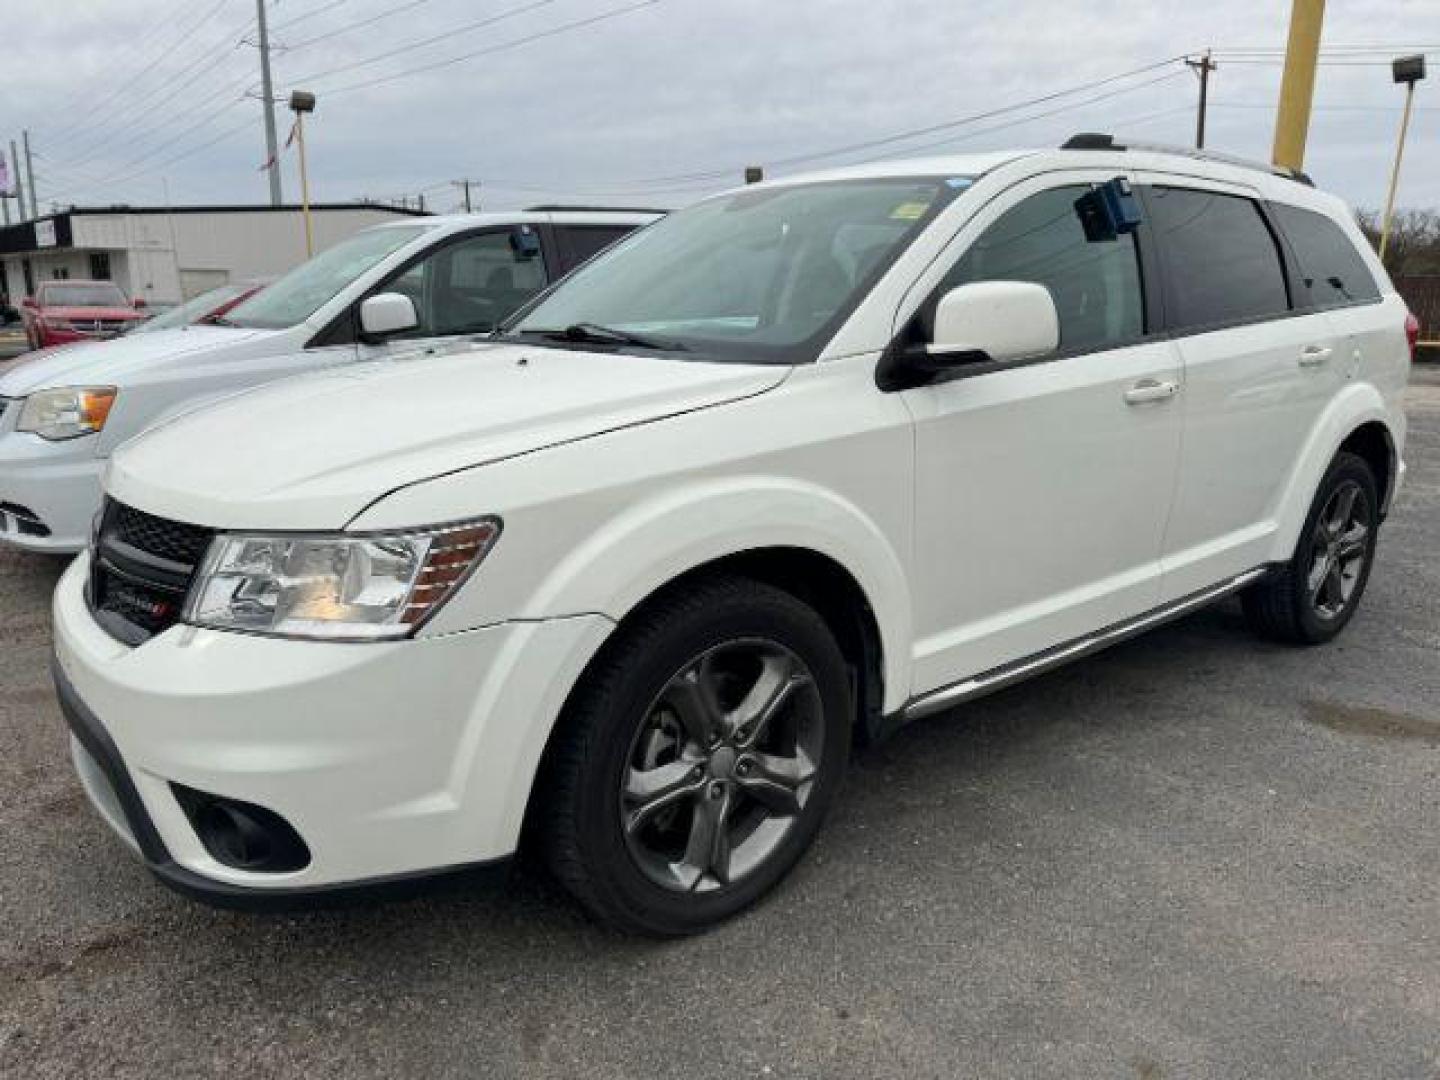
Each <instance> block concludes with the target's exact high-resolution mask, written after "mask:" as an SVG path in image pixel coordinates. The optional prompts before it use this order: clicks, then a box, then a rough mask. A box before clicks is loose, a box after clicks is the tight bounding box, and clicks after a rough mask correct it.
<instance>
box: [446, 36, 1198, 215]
mask: <svg viewBox="0 0 1440 1080" xmlns="http://www.w3.org/2000/svg"><path fill="white" fill-rule="evenodd" d="M1180 59H1183V57H1172V58H1170V59H1168V60H1164V61H1160V62H1158V63H1155V64H1149V65H1146V66H1145V67H1143V68H1138V69H1135V70H1134V71H1129V72H1123V73H1121V74H1119V75H1112V76H1108V77H1106V78H1103V79H1097V80H1094V81H1093V82H1090V83H1087V84H1085V85H1083V86H1079V87H1071V88H1069V89H1068V90H1065V91H1060V92H1057V93H1051V94H1045V95H1042V96H1041V97H1037V98H1032V99H1030V100H1027V101H1020V102H1014V103H1012V104H1010V105H1005V106H1002V107H1000V108H996V109H990V110H986V111H985V112H981V113H975V114H973V115H971V116H968V117H961V118H959V119H956V120H950V121H946V122H944V123H941V124H933V125H930V126H929V127H926V128H920V129H916V131H912V132H905V133H901V134H897V135H889V136H884V137H882V138H878V139H872V140H867V142H865V143H863V144H862V143H854V144H851V145H850V146H847V147H840V148H836V149H832V150H821V151H817V152H815V153H813V154H807V155H803V157H792V158H786V159H783V161H768V162H766V165H767V167H778V166H780V165H782V164H795V163H799V162H800V161H802V160H811V159H815V158H820V157H834V156H838V155H840V154H843V153H852V152H854V151H855V149H856V148H857V147H859V148H862V149H873V148H875V147H876V146H879V145H893V144H894V143H896V142H898V141H901V140H902V139H903V138H913V137H914V136H915V134H916V133H917V132H935V131H940V130H946V129H951V128H955V127H959V126H962V125H965V124H969V123H974V122H976V121H978V120H980V119H984V118H987V117H993V116H999V115H1003V114H1005V113H1010V112H1016V111H1018V110H1020V109H1025V108H1030V107H1033V106H1035V105H1043V104H1045V103H1047V102H1050V101H1054V100H1056V99H1057V98H1058V97H1061V96H1066V95H1070V94H1075V93H1080V92H1082V91H1084V90H1087V89H1094V88H1095V87H1099V86H1105V85H1109V84H1111V83H1114V82H1116V81H1117V80H1119V79H1123V78H1130V77H1133V76H1134V75H1136V74H1138V73H1140V72H1144V71H1153V70H1155V69H1156V68H1158V67H1161V66H1162V65H1164V64H1173V63H1175V62H1176V61H1178V60H1180ZM1184 75H1185V71H1184V69H1178V70H1175V71H1170V72H1166V73H1165V74H1163V75H1161V76H1159V77H1157V78H1153V79H1147V80H1145V81H1143V82H1140V83H1136V84H1134V85H1132V86H1125V87H1119V88H1117V89H1114V90H1110V91H1107V92H1105V93H1103V94H1095V95H1092V96H1090V97H1088V98H1085V99H1084V100H1082V101H1077V102H1071V103H1069V104H1066V105H1062V106H1059V107H1057V108H1054V109H1048V110H1046V111H1044V112H1040V113H1036V114H1034V115H1032V116H1026V117H1021V118H1017V119H1014V120H1008V121H1005V122H1003V123H999V124H992V125H990V126H988V127H986V128H983V129H981V130H979V131H972V132H965V133H963V134H960V135H953V134H952V135H949V136H947V137H946V138H944V139H939V140H933V141H931V142H928V143H921V144H920V145H918V146H909V147H905V148H904V152H905V153H907V154H911V153H916V152H918V151H921V150H927V149H931V148H933V147H936V146H941V145H945V144H948V143H953V142H956V141H961V140H968V139H972V138H980V137H981V136H984V135H988V134H991V133H993V132H996V131H1001V130H1004V129H1007V128H1011V127H1016V126H1018V125H1021V124H1028V123H1031V122H1033V121H1036V120H1044V119H1048V118H1049V117H1051V116H1055V115H1057V114H1059V113H1062V112H1069V111H1072V110H1074V109H1078V108H1084V107H1085V106H1087V105H1093V104H1095V103H1097V102H1100V101H1105V100H1109V99H1110V98H1115V97H1119V96H1121V95H1122V94H1128V93H1133V92H1134V91H1137V90H1143V89H1146V88H1147V87H1150V86H1154V85H1157V84H1159V83H1163V82H1167V81H1170V80H1173V79H1178V78H1181V77H1183V76H1184ZM1184 108H1185V109H1188V108H1189V106H1184ZM874 160H878V158H864V159H861V161H860V162H857V164H858V163H864V162H868V161H874ZM738 175H739V170H738V169H737V168H736V167H733V166H731V167H728V168H722V169H714V170H710V171H707V172H697V173H689V174H686V175H682V176H665V177H649V178H639V179H628V180H618V181H616V185H617V186H616V187H615V188H612V189H610V190H604V191H599V190H594V191H572V192H571V194H574V195H578V196H584V197H598V198H629V197H644V196H646V195H653V194H655V193H658V192H675V191H690V190H699V189H703V188H710V187H714V186H715V182H716V181H722V180H725V179H728V178H732V177H735V176H738ZM485 183H486V185H487V186H488V187H491V188H498V189H499V190H502V191H514V192H520V193H522V194H523V193H525V192H540V193H545V192H551V191H555V190H557V188H556V186H555V185H550V186H548V187H542V186H538V185H533V184H529V183H526V182H521V183H518V184H517V183H514V182H510V181H506V180H489V179H487V180H486V181H485ZM626 185H628V188H627V189H626V190H620V188H621V187H624V186H626ZM437 186H439V185H437ZM646 188H648V190H646ZM559 190H564V189H559Z"/></svg>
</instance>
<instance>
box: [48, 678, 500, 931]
mask: <svg viewBox="0 0 1440 1080" xmlns="http://www.w3.org/2000/svg"><path fill="white" fill-rule="evenodd" d="M51 672H52V674H53V677H54V680H55V693H56V695H57V697H58V698H59V699H60V711H61V712H62V713H63V714H64V715H65V722H66V724H68V725H69V727H70V731H71V732H72V733H73V734H74V736H75V738H76V739H77V740H78V741H79V743H80V745H81V746H83V747H84V748H85V751H86V753H88V754H89V755H90V757H91V758H92V759H93V760H94V761H95V763H96V765H98V766H99V767H100V771H101V772H103V773H104V774H105V779H106V780H107V781H108V782H109V784H110V787H111V790H113V791H114V793H115V799H116V801H117V802H118V803H119V804H120V809H121V812H122V813H123V814H124V815H125V823H126V824H127V825H128V826H129V827H130V832H131V835H133V836H134V837H135V842H136V844H138V845H139V847H140V853H141V855H142V856H144V859H145V862H146V865H148V866H149V868H150V870H151V872H152V873H154V875H155V876H156V877H157V878H159V879H160V880H161V882H163V883H164V884H165V885H168V886H169V887H170V888H172V889H174V890H175V891H176V892H178V893H181V894H183V895H185V896H188V897H191V898H192V899H195V900H200V901H202V902H204V903H207V904H210V905H212V906H214V907H222V908H231V909H236V910H242V911H276V912H288V911H303V910H311V909H315V908H329V907H342V906H347V905H352V904H361V903H372V902H375V901H379V900H393V899H403V898H408V897H413V896H419V895H424V894H427V893H430V892H433V891H435V890H437V889H439V888H442V887H445V888H452V887H462V886H471V887H476V886H479V885H482V884H484V885H491V886H493V885H495V884H497V883H498V882H502V881H503V880H504V879H505V877H506V876H507V873H508V871H509V868H510V864H511V860H510V859H508V858H503V859H495V860H490V861H487V862H478V863H466V864H463V865H459V866H445V867H439V868H436V869H433V870H422V871H416V872H411V873H403V874H391V875H386V876H384V877H375V878H365V879H363V880H360V881H347V882H341V883H339V884H335V885H307V886H279V887H275V888H268V887H266V888H255V887H250V886H244V885H232V884H230V883H229V882H224V881H215V880H213V879H211V878H207V877H204V876H202V875H200V874H197V873H195V872H194V871H193V870H187V869H185V868H184V867H183V866H180V865H179V864H177V863H176V862H175V860H174V859H172V858H171V857H170V852H169V850H168V849H167V848H166V847H165V841H164V840H162V839H161V838H160V834H159V833H158V832H157V831H156V829H155V823H154V822H153V821H151V820H150V814H149V811H147V810H146V809H145V803H144V802H143V801H142V800H141V798H140V793H139V791H137V790H136V788H135V782H134V780H133V779H131V776H130V770H129V769H128V768H127V767H126V765H125V760H124V758H122V757H121V755H120V751H119V749H118V748H117V747H116V745H115V741H114V740H113V739H111V738H110V735H109V733H108V732H107V731H106V730H105V727H104V725H103V724H101V723H100V720H99V718H98V717H97V716H96V715H95V714H94V713H93V712H91V711H90V708H89V707H88V706H87V705H86V704H85V702H84V701H82V700H81V698H80V695H79V694H78V693H76V691H75V687H74V686H72V685H71V683H70V680H69V679H67V678H66V677H65V672H64V671H63V670H61V667H60V664H59V661H58V660H56V661H54V662H53V663H52V664H51Z"/></svg>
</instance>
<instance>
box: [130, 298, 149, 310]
mask: <svg viewBox="0 0 1440 1080" xmlns="http://www.w3.org/2000/svg"><path fill="white" fill-rule="evenodd" d="M130 306H131V307H133V308H134V309H135V310H136V311H144V310H145V309H146V308H147V307H149V305H148V304H147V303H146V302H145V298H144V297H143V296H137V297H135V299H134V300H131V301H130Z"/></svg>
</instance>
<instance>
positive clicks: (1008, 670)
mask: <svg viewBox="0 0 1440 1080" xmlns="http://www.w3.org/2000/svg"><path fill="white" fill-rule="evenodd" d="M1269 572H1270V568H1269V567H1266V566H1260V567H1256V568H1255V569H1254V570H1247V571H1245V573H1243V574H1237V575H1235V576H1234V577H1233V578H1230V579H1228V580H1226V581H1222V582H1221V583H1220V584H1218V585H1212V586H1210V587H1209V588H1208V589H1201V590H1200V591H1199V592H1195V593H1191V594H1190V595H1189V596H1182V597H1181V598H1180V599H1178V600H1173V601H1171V602H1170V603H1168V604H1164V605H1162V606H1161V607H1158V608H1156V609H1155V610H1153V611H1149V612H1146V613H1145V614H1144V615H1137V616H1136V617H1135V618H1133V619H1127V620H1125V621H1124V622H1120V623H1116V624H1115V625H1114V626H1109V627H1106V628H1105V629H1104V630H1097V631H1096V632H1095V633H1093V634H1087V635H1085V636H1084V637H1080V638H1076V639H1075V640H1074V641H1071V642H1066V643H1065V644H1062V645H1057V646H1055V647H1054V648H1050V649H1046V650H1045V651H1043V652H1038V653H1036V654H1035V655H1033V656H1027V657H1025V658H1023V659H1020V660H1015V661H1012V662H1011V663H1008V664H1002V665H1000V666H999V667H996V668H991V669H990V670H989V671H983V672H981V673H980V674H979V675H973V676H971V677H970V678H968V679H962V680H961V681H960V682H957V683H951V684H950V685H949V686H942V687H940V688H939V689H937V690H931V691H929V692H927V693H924V694H921V695H920V696H919V697H917V698H914V699H912V700H911V702H910V704H908V705H906V706H905V708H904V710H903V716H904V718H905V719H906V720H918V719H919V718H920V717H922V716H929V715H931V714H932V713H937V712H943V711H944V710H946V709H949V708H952V707H954V706H956V705H960V704H962V703H964V702H966V701H973V700H974V699H975V698H978V697H984V696H985V695H986V694H992V693H994V692H995V691H996V690H1003V689H1004V688H1005V687H1007V686H1013V685H1014V684H1015V683H1018V682H1021V681H1023V680H1025V679H1028V678H1030V676H1032V675H1039V674H1040V673H1041V672H1045V671H1049V670H1051V669H1052V668H1057V667H1060V666H1061V665H1062V664H1068V663H1069V662H1070V661H1072V660H1079V659H1080V658H1081V657H1082V656H1089V655H1090V654H1091V653H1097V652H1099V651H1100V650H1101V649H1104V648H1108V647H1109V646H1111V645H1114V644H1116V643H1117V642H1120V641H1124V640H1125V639H1126V638H1132V637H1134V636H1135V635H1137V634H1143V633H1144V632H1145V631H1146V630H1150V629H1152V628H1154V627H1156V626H1160V625H1161V624H1163V623H1167V622H1170V621H1171V620H1172V619H1178V618H1180V617H1181V616H1182V615H1188V614H1189V613H1190V612H1192V611H1197V610H1199V609H1200V608H1203V607H1206V606H1207V605H1209V604H1213V603H1215V602H1216V601H1217V600H1223V599H1224V598H1225V597H1227V596H1229V595H1231V594H1232V593H1236V592H1239V591H1240V590H1241V589H1243V588H1244V587H1245V586H1246V585H1249V584H1250V583H1251V582H1253V581H1257V580H1258V579H1260V578H1262V577H1264V576H1265V575H1266V574H1267V573H1269Z"/></svg>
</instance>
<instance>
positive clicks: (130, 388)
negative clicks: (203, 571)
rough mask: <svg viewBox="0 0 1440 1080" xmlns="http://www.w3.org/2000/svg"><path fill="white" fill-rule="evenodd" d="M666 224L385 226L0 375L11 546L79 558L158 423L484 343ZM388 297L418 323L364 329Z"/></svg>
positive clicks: (555, 216) (0, 480)
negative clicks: (370, 307)
mask: <svg viewBox="0 0 1440 1080" xmlns="http://www.w3.org/2000/svg"><path fill="white" fill-rule="evenodd" d="M655 217H656V214H654V213H651V212H644V213H635V212H630V211H608V210H565V209H561V208H553V209H552V208H548V207H539V208H537V209H536V210H534V211H528V212H523V213H514V214H464V215H455V216H452V217H414V218H408V219H404V220H401V221H395V222H388V223H386V224H384V225H377V226H375V227H373V228H370V229H367V230H365V231H364V232H360V233H357V234H355V235H354V236H352V237H350V238H348V239H346V240H343V241H341V242H340V243H338V244H336V245H335V246H334V247H332V248H329V249H327V250H325V251H323V252H321V253H320V254H319V255H317V256H316V257H315V258H313V259H311V260H310V261H309V262H306V263H303V264H301V265H300V266H299V267H297V268H296V269H295V270H293V271H291V272H290V273H289V274H287V275H285V276H284V277H282V278H281V279H280V280H279V281H276V282H275V283H273V284H272V285H270V286H268V287H267V288H266V289H265V290H264V291H262V292H260V293H258V294H257V295H255V296H253V297H251V298H250V299H248V300H246V301H245V302H243V303H241V304H240V305H238V306H237V307H234V308H232V309H231V310H230V311H228V312H227V313H226V314H225V315H224V316H223V317H222V318H219V319H216V320H212V321H210V322H207V323H205V324H203V325H193V326H183V327H180V328H177V329H173V330H164V331H161V330H156V331H155V332H153V333H138V334H133V335H127V336H125V337H122V338H118V339H115V340H112V341H104V342H94V343H89V344H81V345H71V346H67V347H65V348H61V349H53V350H44V351H42V352H39V353H35V354H34V355H32V356H31V357H29V358H27V359H24V360H22V361H20V362H19V363H18V364H16V365H14V366H12V367H10V368H8V369H7V370H6V371H5V372H4V373H3V374H0V543H8V544H11V545H13V546H15V547H20V548H26V549H28V550H31V551H50V552H59V553H68V552H75V551H79V550H80V549H81V548H83V547H84V546H85V543H86V540H87V538H88V537H89V533H90V525H91V522H92V520H93V519H94V517H95V513H96V511H97V510H99V508H100V478H101V475H102V474H103V473H104V470H105V463H106V461H107V460H108V459H109V457H110V454H111V452H112V451H113V450H114V449H115V447H117V446H119V445H120V444H121V443H123V442H124V441H125V440H126V439H129V438H131V437H132V436H134V435H136V434H137V433H139V432H140V431H143V430H144V429H145V428H146V427H148V426H149V425H150V424H152V423H155V422H156V421H157V420H160V419H164V418H165V417H168V416H172V415H175V414H176V413H178V412H181V411H184V410H187V409H191V408H194V407H195V405H196V404H197V403H198V402H201V401H206V400H210V399H213V398H218V397H222V396H225V395H227V394H231V393H234V392H236V391H238V390H242V389H245V388H247V387H251V386H255V385H258V384H260V383H264V382H269V381H271V380H274V379H278V378H281V377H283V376H286V375H294V374H298V373H301V372H306V371H315V370H317V369H320V368H325V367H331V366H333V365H336V364H344V363H349V362H351V361H354V360H366V359H373V358H374V357H377V356H384V355H387V354H388V353H391V352H394V351H410V350H417V349H419V350H423V349H425V348H427V347H434V346H436V345H438V344H439V343H441V342H444V341H446V340H447V339H454V338H461V337H464V336H466V335H475V334H481V333H486V332H488V331H490V330H492V329H494V327H495V326H496V325H498V324H499V323H500V322H501V321H502V320H503V319H504V318H505V317H506V316H508V315H509V314H510V313H511V312H513V311H514V310H515V309H516V308H518V307H520V305H521V304H523V303H525V302H526V301H527V300H529V299H530V298H531V297H533V296H534V295H535V294H536V293H538V292H540V291H541V290H542V289H544V288H545V287H546V286H547V285H548V284H549V283H550V282H552V281H554V280H556V279H557V278H559V277H561V276H562V275H564V274H565V273H567V272H569V271H570V270H572V269H574V268H575V267H576V266H578V265H579V264H580V263H582V262H584V261H585V259H587V258H589V257H590V256H592V255H594V254H595V253H596V252H597V251H600V250H602V249H603V248H605V247H607V246H608V245H610V244H612V243H614V242H615V241H616V240H618V239H619V238H620V237H622V236H624V235H625V234H626V233H628V232H630V231H631V230H632V229H635V228H637V227H639V226H641V225H645V224H648V223H649V222H651V221H653V220H654V219H655ZM381 291H383V292H386V293H389V294H397V295H403V296H406V297H408V298H409V299H410V300H411V302H412V304H413V307H414V312H415V318H414V319H413V320H409V321H403V322H402V323H400V324H398V325H397V324H396V323H394V322H393V318H392V321H391V322H388V323H384V322H376V321H374V320H375V319H376V317H379V318H381V319H383V318H384V312H385V310H386V308H385V305H384V304H381V305H378V308H377V310H376V311H373V312H371V315H370V323H371V324H370V325H367V316H366V308H365V303H364V301H365V300H366V299H367V298H368V297H371V296H373V295H375V294H376V293H378V292H381ZM388 310H389V311H390V314H391V316H392V317H393V314H394V307H393V305H391V306H390V308H389V309H388Z"/></svg>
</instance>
